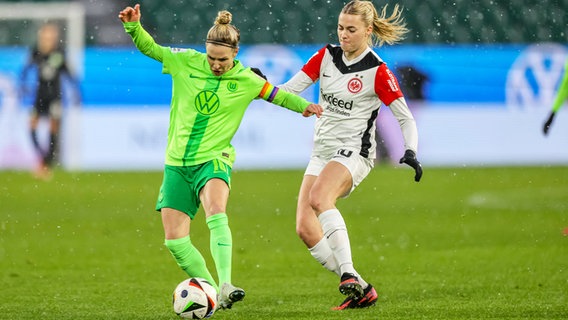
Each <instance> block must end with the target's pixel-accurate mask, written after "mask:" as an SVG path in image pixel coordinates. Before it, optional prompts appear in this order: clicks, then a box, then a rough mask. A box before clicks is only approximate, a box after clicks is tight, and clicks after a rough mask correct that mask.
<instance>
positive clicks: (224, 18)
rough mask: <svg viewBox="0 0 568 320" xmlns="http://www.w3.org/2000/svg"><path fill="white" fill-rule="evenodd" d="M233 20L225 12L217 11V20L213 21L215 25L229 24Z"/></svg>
mask: <svg viewBox="0 0 568 320" xmlns="http://www.w3.org/2000/svg"><path fill="white" fill-rule="evenodd" d="M232 19H233V15H232V14H231V13H230V12H229V11H227V10H223V11H219V12H218V13H217V19H215V24H230V23H231V20H232Z"/></svg>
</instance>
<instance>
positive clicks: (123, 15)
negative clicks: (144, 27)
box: [118, 4, 142, 22]
mask: <svg viewBox="0 0 568 320" xmlns="http://www.w3.org/2000/svg"><path fill="white" fill-rule="evenodd" d="M141 16H142V15H141V14H140V5H139V4H136V5H135V6H134V8H132V7H126V8H124V10H122V11H120V12H119V13H118V18H119V19H120V20H121V21H122V22H135V21H140V17H141Z"/></svg>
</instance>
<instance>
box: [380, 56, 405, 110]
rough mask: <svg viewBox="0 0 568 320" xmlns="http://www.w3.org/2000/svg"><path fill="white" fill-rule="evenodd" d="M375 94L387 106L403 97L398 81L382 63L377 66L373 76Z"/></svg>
mask: <svg viewBox="0 0 568 320" xmlns="http://www.w3.org/2000/svg"><path fill="white" fill-rule="evenodd" d="M375 93H376V94H377V95H378V96H379V99H381V101H382V102H383V103H384V104H385V105H387V106H388V105H390V104H391V103H392V102H393V101H394V100H396V99H398V98H401V97H403V94H402V91H400V86H399V84H398V80H397V79H396V77H395V76H394V74H393V73H392V72H391V71H390V70H389V68H388V67H387V65H386V64H384V63H383V64H381V65H380V66H379V68H378V69H377V73H376V74H375Z"/></svg>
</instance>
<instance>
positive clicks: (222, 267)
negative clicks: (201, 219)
mask: <svg viewBox="0 0 568 320" xmlns="http://www.w3.org/2000/svg"><path fill="white" fill-rule="evenodd" d="M206 222H207V226H208V227H209V231H210V249H211V256H212V257H213V260H214V261H215V267H216V269H217V275H218V277H219V285H221V284H223V283H225V282H227V283H231V260H232V256H233V238H232V235H231V229H230V228H229V219H228V218H227V215H226V214H225V213H218V214H215V215H212V216H211V217H209V218H207V219H206ZM165 245H166V247H167V248H168V249H169V250H170V252H171V254H172V256H173V257H174V258H175V259H176V262H177V264H178V265H179V266H180V268H182V270H183V271H185V272H186V273H187V275H188V276H190V277H198V278H204V279H206V280H207V281H209V282H210V283H211V284H212V285H213V286H214V287H215V288H216V289H218V286H217V282H215V280H213V277H212V276H211V273H210V272H209V270H208V269H207V265H206V264H205V259H204V258H203V256H202V255H201V253H200V252H199V250H197V248H195V247H194V246H193V244H192V243H191V240H190V238H189V236H187V237H183V238H180V239H166V241H165Z"/></svg>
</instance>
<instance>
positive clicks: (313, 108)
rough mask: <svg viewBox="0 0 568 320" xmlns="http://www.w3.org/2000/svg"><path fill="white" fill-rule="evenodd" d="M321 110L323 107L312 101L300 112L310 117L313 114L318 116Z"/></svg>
mask: <svg viewBox="0 0 568 320" xmlns="http://www.w3.org/2000/svg"><path fill="white" fill-rule="evenodd" d="M322 112H323V108H322V107H321V106H320V105H319V104H315V103H312V104H310V105H309V106H308V107H307V108H306V110H304V112H302V115H303V116H304V117H310V116H312V115H314V114H315V115H316V117H318V118H319V117H321V114H322Z"/></svg>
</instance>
